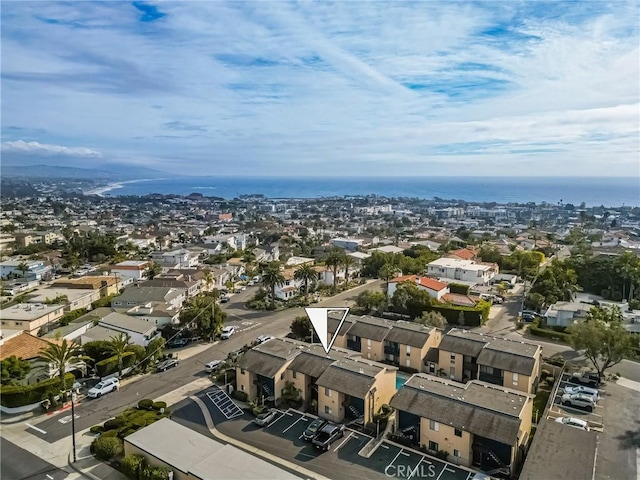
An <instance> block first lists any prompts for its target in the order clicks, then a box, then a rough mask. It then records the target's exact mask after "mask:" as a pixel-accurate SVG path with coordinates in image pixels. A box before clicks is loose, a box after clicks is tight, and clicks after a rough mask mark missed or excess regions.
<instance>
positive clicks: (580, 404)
mask: <svg viewBox="0 0 640 480" xmlns="http://www.w3.org/2000/svg"><path fill="white" fill-rule="evenodd" d="M561 403H562V405H566V406H569V407H573V408H582V409H585V410H586V411H587V412H593V409H594V407H595V406H596V402H594V400H593V397H592V396H591V395H585V394H584V393H574V394H572V395H569V394H568V393H565V394H564V395H562V401H561Z"/></svg>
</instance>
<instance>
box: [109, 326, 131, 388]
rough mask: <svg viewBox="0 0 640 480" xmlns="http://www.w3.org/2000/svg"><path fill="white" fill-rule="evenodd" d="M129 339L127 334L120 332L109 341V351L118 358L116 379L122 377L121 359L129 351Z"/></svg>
mask: <svg viewBox="0 0 640 480" xmlns="http://www.w3.org/2000/svg"><path fill="white" fill-rule="evenodd" d="M130 346H131V337H129V334H128V333H123V332H120V333H119V334H118V335H114V336H113V337H111V338H110V339H109V350H111V352H112V353H113V354H114V355H115V356H116V357H118V377H121V376H122V367H123V357H124V354H125V353H127V352H128V351H129V347H130Z"/></svg>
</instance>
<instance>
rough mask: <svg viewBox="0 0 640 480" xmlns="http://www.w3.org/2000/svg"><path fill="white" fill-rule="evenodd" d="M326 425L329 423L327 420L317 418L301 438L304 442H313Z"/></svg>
mask: <svg viewBox="0 0 640 480" xmlns="http://www.w3.org/2000/svg"><path fill="white" fill-rule="evenodd" d="M326 423H327V421H326V420H323V419H322V418H316V419H315V420H314V421H313V422H311V423H310V424H309V426H308V427H307V429H306V430H305V431H304V432H302V437H301V438H302V439H303V440H306V441H307V442H310V441H311V440H313V437H315V436H316V434H317V433H318V430H320V429H321V428H322V427H324V426H325V424H326Z"/></svg>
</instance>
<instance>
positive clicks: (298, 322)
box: [289, 316, 313, 340]
mask: <svg viewBox="0 0 640 480" xmlns="http://www.w3.org/2000/svg"><path fill="white" fill-rule="evenodd" d="M289 328H290V329H291V334H292V335H293V336H294V337H295V338H297V339H298V340H306V339H307V338H309V336H310V335H311V330H312V329H313V327H312V326H311V321H310V320H309V318H308V317H306V316H300V317H296V318H294V320H293V321H292V322H291V326H290V327H289Z"/></svg>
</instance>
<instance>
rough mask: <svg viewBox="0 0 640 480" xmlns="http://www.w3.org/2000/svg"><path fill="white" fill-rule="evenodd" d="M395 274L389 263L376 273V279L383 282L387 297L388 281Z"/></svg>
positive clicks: (395, 270)
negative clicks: (378, 278)
mask: <svg viewBox="0 0 640 480" xmlns="http://www.w3.org/2000/svg"><path fill="white" fill-rule="evenodd" d="M396 272H397V269H396V267H394V266H393V265H391V264H390V263H385V264H384V265H383V266H382V267H381V268H380V271H379V272H378V277H380V279H381V280H384V281H385V293H386V295H387V297H388V296H389V280H391V279H392V278H393V277H394V276H395V274H396Z"/></svg>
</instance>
